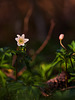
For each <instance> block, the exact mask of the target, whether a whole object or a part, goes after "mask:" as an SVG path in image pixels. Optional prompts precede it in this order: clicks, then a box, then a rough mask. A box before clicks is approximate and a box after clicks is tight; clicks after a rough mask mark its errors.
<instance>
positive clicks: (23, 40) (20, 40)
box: [15, 34, 29, 46]
mask: <svg viewBox="0 0 75 100" xmlns="http://www.w3.org/2000/svg"><path fill="white" fill-rule="evenodd" d="M15 40H16V41H17V45H18V46H24V44H25V43H26V42H28V41H29V39H27V38H25V35H24V34H22V36H20V35H17V38H15Z"/></svg>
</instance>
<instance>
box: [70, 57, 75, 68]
mask: <svg viewBox="0 0 75 100" xmlns="http://www.w3.org/2000/svg"><path fill="white" fill-rule="evenodd" d="M70 62H71V66H72V68H74V67H73V63H72V59H71V58H70Z"/></svg>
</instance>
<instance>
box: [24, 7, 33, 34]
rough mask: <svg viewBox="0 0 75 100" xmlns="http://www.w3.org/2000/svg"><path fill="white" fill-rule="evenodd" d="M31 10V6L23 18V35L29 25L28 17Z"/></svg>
mask: <svg viewBox="0 0 75 100" xmlns="http://www.w3.org/2000/svg"><path fill="white" fill-rule="evenodd" d="M32 10H33V7H32V6H31V7H30V9H29V10H28V12H27V14H26V16H25V18H24V33H25V34H26V33H27V32H28V23H29V19H30V16H31V14H32Z"/></svg>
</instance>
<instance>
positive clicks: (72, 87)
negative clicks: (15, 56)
mask: <svg viewBox="0 0 75 100" xmlns="http://www.w3.org/2000/svg"><path fill="white" fill-rule="evenodd" d="M74 88H75V86H71V87H67V88H63V89H60V90H61V91H65V90H69V89H74Z"/></svg>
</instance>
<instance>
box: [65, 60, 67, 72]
mask: <svg viewBox="0 0 75 100" xmlns="http://www.w3.org/2000/svg"><path fill="white" fill-rule="evenodd" d="M65 64H66V72H67V60H66V62H65Z"/></svg>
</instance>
